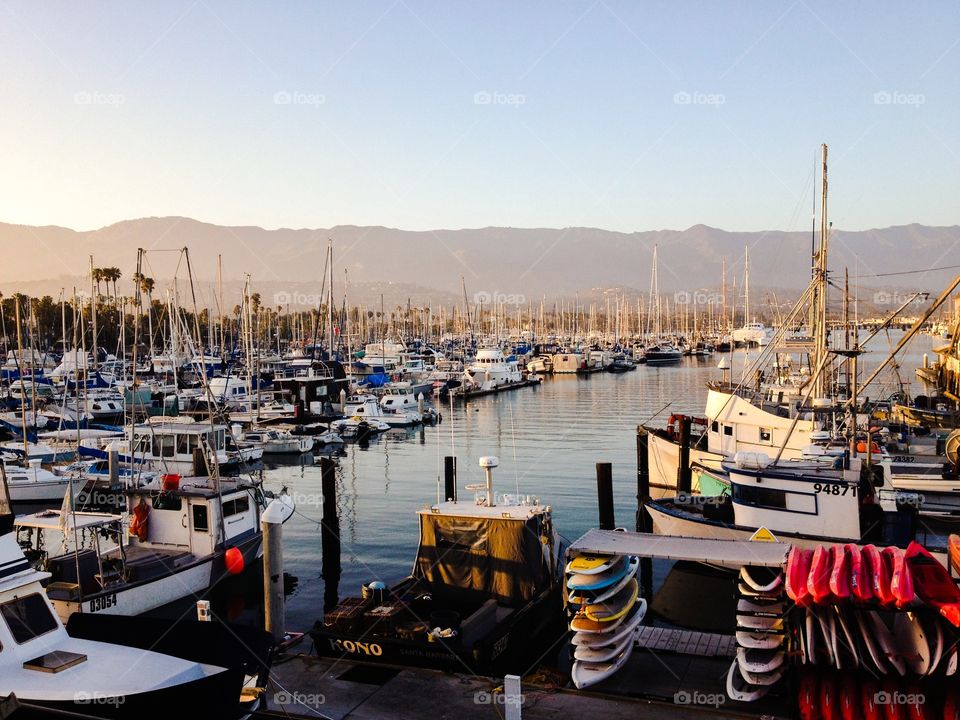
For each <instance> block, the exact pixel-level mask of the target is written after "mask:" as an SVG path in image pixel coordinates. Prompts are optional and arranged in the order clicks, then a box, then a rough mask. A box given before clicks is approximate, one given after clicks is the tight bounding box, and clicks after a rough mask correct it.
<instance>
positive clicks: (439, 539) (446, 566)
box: [414, 503, 550, 607]
mask: <svg viewBox="0 0 960 720" xmlns="http://www.w3.org/2000/svg"><path fill="white" fill-rule="evenodd" d="M450 505H451V503H444V504H443V505H442V506H441V507H449V506H450ZM436 509H437V507H436V506H434V508H431V509H430V510H426V511H423V512H421V513H420V547H419V549H418V551H417V561H416V565H415V566H414V574H415V576H416V577H418V578H422V579H423V580H425V581H426V583H427V584H428V585H429V586H430V589H431V590H432V591H433V593H434V594H435V595H437V596H440V597H445V598H449V599H454V600H462V601H470V600H476V601H478V602H484V601H485V600H488V599H490V598H494V599H496V600H497V602H498V603H500V604H501V605H506V606H510V607H518V606H522V605H524V604H526V603H528V602H530V601H531V600H533V599H534V598H535V597H536V596H537V595H539V594H540V593H541V592H542V591H543V590H545V589H546V588H547V587H548V586H549V585H550V569H549V567H548V565H547V562H546V560H545V556H544V545H543V543H542V541H541V537H542V536H547V537H549V535H550V530H549V528H548V527H547V524H548V522H549V520H548V519H547V518H548V517H549V516H548V515H545V514H544V513H542V512H529V513H523V514H522V516H521V517H502V516H495V515H494V513H493V512H491V513H482V514H480V513H469V512H468V513H465V514H463V515H449V514H440V513H436V512H434V510H436ZM470 509H473V508H470ZM499 509H500V508H490V510H492V511H496V510H499ZM513 509H516V508H513ZM484 515H486V516H484Z"/></svg>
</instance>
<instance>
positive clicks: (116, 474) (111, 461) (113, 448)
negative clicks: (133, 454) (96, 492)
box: [91, 442, 120, 494]
mask: <svg viewBox="0 0 960 720" xmlns="http://www.w3.org/2000/svg"><path fill="white" fill-rule="evenodd" d="M107 472H108V473H109V478H110V489H111V490H116V489H117V488H118V487H120V451H119V450H118V449H117V443H115V442H112V443H110V450H109V451H108V452H107ZM91 494H92V493H91Z"/></svg>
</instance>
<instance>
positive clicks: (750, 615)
mask: <svg viewBox="0 0 960 720" xmlns="http://www.w3.org/2000/svg"><path fill="white" fill-rule="evenodd" d="M737 594H738V599H737V657H736V658H735V659H734V661H733V663H732V664H731V665H730V670H729V671H728V672H727V695H729V696H730V698H731V699H733V700H739V701H740V702H753V701H755V700H759V699H760V698H761V697H763V696H764V695H766V694H767V693H768V692H769V691H770V689H771V688H772V687H773V686H774V685H776V684H777V683H778V682H780V680H781V679H782V678H783V674H784V671H785V669H786V655H787V654H786V649H787V647H786V646H787V643H786V633H785V618H784V616H785V614H786V612H787V602H786V598H785V597H784V581H783V572H782V570H781V568H779V567H777V568H765V567H751V566H745V567H743V568H741V570H740V577H739V578H738V580H737Z"/></svg>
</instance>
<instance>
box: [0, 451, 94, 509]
mask: <svg viewBox="0 0 960 720" xmlns="http://www.w3.org/2000/svg"><path fill="white" fill-rule="evenodd" d="M0 462H2V463H3V471H4V473H5V474H6V476H7V487H8V489H9V491H10V501H11V502H12V503H19V504H22V503H58V502H61V501H62V500H63V496H64V495H66V494H67V489H68V488H69V486H70V485H73V492H74V493H75V494H76V493H79V492H80V491H81V490H82V489H83V486H84V485H85V484H86V482H87V480H86V478H84V477H77V476H71V475H68V474H63V473H59V472H53V471H52V470H47V469H46V468H43V467H40V461H39V460H31V461H30V462H29V463H28V464H27V465H22V464H20V463H15V462H11V461H9V460H6V459H3V458H0Z"/></svg>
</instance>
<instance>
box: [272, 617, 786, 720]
mask: <svg viewBox="0 0 960 720" xmlns="http://www.w3.org/2000/svg"><path fill="white" fill-rule="evenodd" d="M691 635H701V633H692V634H691ZM729 666H730V659H729V658H726V657H723V658H721V657H714V658H695V657H693V656H684V655H677V654H671V653H668V652H664V653H655V652H654V651H652V650H648V649H645V648H637V649H636V650H635V651H634V653H633V657H632V658H631V660H630V662H629V663H628V664H627V665H626V666H625V667H624V669H623V670H622V671H621V672H620V673H618V674H617V675H615V676H614V677H613V678H611V679H610V680H608V681H606V682H604V683H602V684H601V685H597V686H595V687H594V688H591V689H590V690H589V691H585V692H578V691H575V690H570V689H566V688H564V687H563V686H564V685H566V684H568V682H569V677H568V676H567V675H563V674H560V673H557V672H549V671H541V672H538V673H536V674H534V675H532V676H529V677H525V678H523V680H522V683H521V697H522V701H521V703H520V709H521V713H522V717H523V719H524V720H556V719H557V718H560V717H571V718H600V717H602V718H604V720H636V718H638V717H643V718H644V720H668V719H669V720H695V719H697V718H699V719H700V720H702V719H703V718H707V717H713V718H750V719H751V720H756V718H757V717H758V716H759V715H760V713H761V712H762V713H763V717H764V718H765V719H767V720H777V718H784V717H787V716H786V715H785V714H784V713H785V710H786V707H787V703H785V702H784V701H783V699H782V698H781V699H780V701H779V707H778V706H777V705H776V704H772V703H764V704H763V708H762V709H761V708H760V707H754V706H746V705H737V704H736V703H733V702H731V701H729V700H725V699H723V700H721V699H720V698H721V697H723V690H722V683H723V679H724V678H725V676H726V670H727V668H728V667H729ZM266 700H267V707H266V710H265V711H263V712H259V713H256V715H255V717H263V718H298V719H302V718H312V719H314V720H316V719H317V718H329V719H330V720H375V719H376V720H383V719H385V718H390V720H465V719H467V718H470V719H472V718H480V719H483V718H490V719H491V720H494V719H499V720H503V718H504V717H506V716H507V713H506V709H505V705H506V700H505V697H504V695H503V681H502V680H500V679H492V678H484V677H478V676H470V675H460V674H450V673H442V672H438V671H435V670H423V669H415V668H400V667H390V666H384V665H365V664H362V663H352V662H347V661H338V660H331V659H329V658H318V657H316V656H313V655H309V654H306V653H303V654H296V655H292V656H289V657H287V658H283V659H281V660H280V661H279V662H278V663H276V664H275V666H274V668H273V670H272V672H271V682H270V685H269V687H268V688H267V697H266ZM710 703H714V704H710ZM755 705H760V703H757V704H755Z"/></svg>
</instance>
